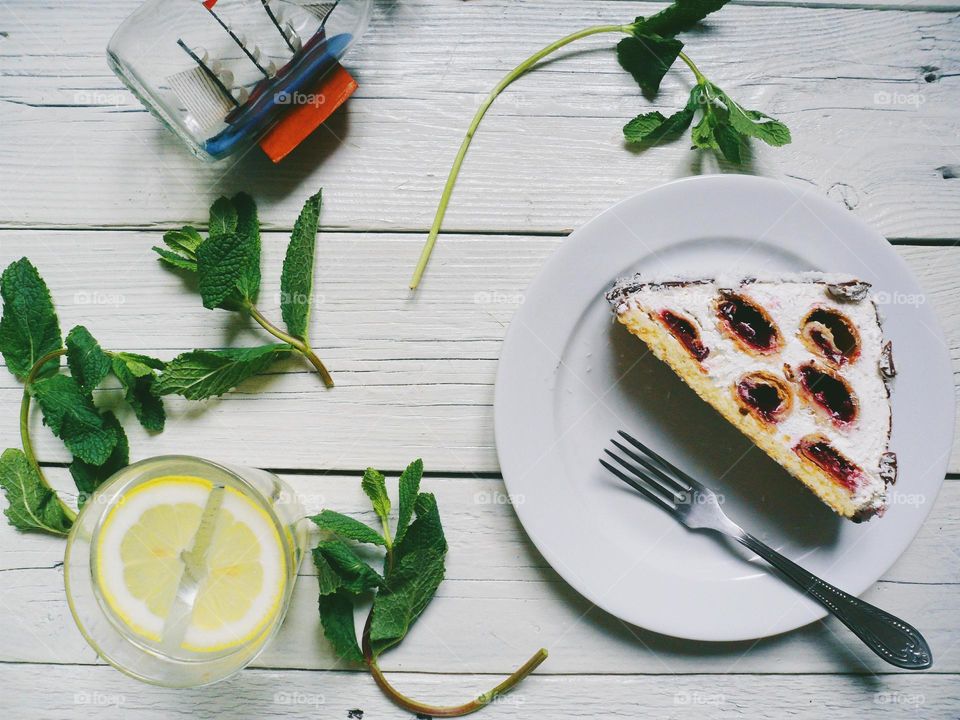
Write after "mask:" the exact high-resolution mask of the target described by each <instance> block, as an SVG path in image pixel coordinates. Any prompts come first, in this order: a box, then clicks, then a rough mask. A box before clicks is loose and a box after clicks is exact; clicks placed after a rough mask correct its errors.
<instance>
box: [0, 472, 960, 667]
mask: <svg viewBox="0 0 960 720" xmlns="http://www.w3.org/2000/svg"><path fill="white" fill-rule="evenodd" d="M50 474H51V477H52V478H53V479H54V480H55V481H56V482H57V483H58V484H60V485H61V486H65V485H66V484H67V483H69V480H68V479H67V478H66V473H65V472H64V471H62V470H53V471H50ZM285 479H286V480H287V481H288V482H289V483H290V484H291V487H292V489H293V491H294V492H295V493H297V495H298V496H299V497H300V498H301V499H302V501H303V502H304V504H305V506H306V510H307V512H316V511H319V510H320V509H321V508H322V507H329V508H333V509H337V510H339V511H341V512H347V513H349V514H352V515H354V516H355V517H357V518H358V519H361V520H363V521H365V522H368V523H370V522H373V521H374V520H375V519H374V518H373V517H371V515H372V514H371V513H370V512H368V511H365V510H363V509H365V508H367V507H368V501H367V500H366V498H365V497H364V496H363V494H362V492H361V490H360V487H359V481H358V478H357V477H356V476H353V477H349V478H348V477H335V476H311V475H288V476H285ZM391 484H392V481H391ZM424 488H425V489H427V490H429V491H431V492H434V493H436V495H437V499H438V503H439V504H440V507H441V508H442V516H443V519H444V523H445V529H446V534H447V538H448V542H449V545H450V551H449V555H448V560H447V577H446V579H445V581H444V583H443V585H441V587H440V590H439V592H438V594H437V598H436V600H435V602H434V603H433V604H432V605H431V606H430V608H429V609H428V611H427V612H426V613H425V615H424V616H423V618H422V619H421V620H420V621H419V622H418V624H417V625H416V628H415V629H414V631H413V632H412V634H411V635H410V637H409V638H408V640H407V641H406V642H404V643H403V644H402V645H401V646H400V647H399V648H398V649H397V650H395V651H392V652H391V653H390V654H389V655H387V656H385V657H384V667H385V668H390V669H392V670H404V671H430V672H458V673H460V672H463V673H469V672H489V673H499V672H504V671H506V670H507V669H508V668H509V667H510V666H512V665H515V664H519V663H520V662H522V661H523V660H525V659H526V658H527V657H528V656H529V655H530V654H531V653H532V652H533V651H535V650H536V649H537V648H539V647H547V648H548V649H549V651H550V653H551V655H550V659H549V661H548V662H547V663H546V664H545V665H543V666H542V669H541V672H543V673H548V674H555V673H625V672H640V673H664V672H667V673H696V672H718V673H724V672H744V673H746V672H764V673H766V672H777V673H808V672H839V673H846V672H892V671H894V669H893V668H890V667H889V666H886V665H884V664H883V663H882V662H881V661H879V660H877V659H875V658H874V657H873V656H872V655H871V654H870V653H869V651H867V650H865V649H864V648H863V647H862V646H861V645H860V644H859V641H858V640H856V639H855V638H854V637H853V636H852V635H851V634H850V633H849V632H848V631H846V630H845V629H844V628H843V627H842V626H840V625H839V623H837V622H835V621H833V620H830V621H828V622H827V623H826V624H820V623H817V624H815V625H812V626H810V627H808V628H805V629H803V630H800V631H797V632H794V633H789V634H787V635H783V636H780V637H776V638H771V639H768V640H764V641H761V642H759V643H756V644H754V643H722V644H703V643H694V642H685V641H680V640H674V639H671V638H667V637H664V636H660V635H655V634H653V633H650V632H646V631H644V630H640V629H638V628H632V627H628V626H626V625H624V624H622V623H620V622H619V621H617V620H616V619H614V618H612V617H610V616H608V615H606V614H605V613H603V612H602V611H599V610H597V609H595V608H592V606H591V605H590V604H589V603H588V602H586V601H585V600H584V599H583V598H581V597H580V596H579V595H578V594H577V593H576V592H575V591H573V590H572V589H571V588H570V587H569V586H567V585H566V584H565V583H564V582H563V581H562V580H560V578H559V577H558V576H557V575H556V574H555V573H554V572H553V571H552V570H551V569H550V568H549V566H548V565H547V564H546V562H545V561H544V560H543V558H542V557H540V555H539V554H538V553H537V552H536V551H535V550H534V549H533V548H532V546H531V545H530V544H529V542H528V541H527V540H526V537H525V535H524V534H523V531H522V529H521V528H520V526H519V523H518V522H517V520H516V517H515V515H514V513H513V510H512V508H511V507H510V506H509V505H508V504H507V503H505V502H502V501H498V499H499V498H504V497H505V490H504V488H503V485H502V483H501V482H500V481H498V480H470V479H463V478H458V479H442V478H427V479H426V480H425V481H424ZM958 530H960V482H957V481H949V482H948V483H947V485H946V487H945V488H944V491H943V493H942V494H941V497H940V498H939V500H938V503H937V505H936V507H935V509H934V514H933V515H932V517H931V518H930V519H929V521H928V522H927V524H926V526H925V527H924V529H923V531H922V532H921V534H920V535H919V536H918V538H917V540H916V541H915V542H914V544H913V546H912V547H911V548H910V549H909V550H908V551H907V553H906V554H905V555H904V556H903V557H902V558H901V560H900V561H899V562H898V563H897V564H896V565H895V566H894V568H892V569H891V571H890V572H889V573H887V575H886V577H885V578H884V579H883V580H882V581H881V582H880V583H878V585H877V586H875V587H874V588H873V589H872V590H870V591H869V592H868V593H867V595H866V597H867V599H869V600H870V601H871V602H874V603H876V604H878V605H879V606H881V607H883V608H885V609H888V610H890V611H891V612H894V613H897V614H900V615H902V616H903V617H906V618H908V619H910V620H912V621H914V622H915V623H916V624H917V625H918V626H919V627H920V628H921V629H922V631H923V633H924V635H925V636H926V637H927V639H928V641H929V642H930V643H931V646H932V647H933V649H934V653H935V657H936V668H937V670H938V671H940V672H957V671H960V630H958V629H957V627H956V622H955V619H956V616H957V613H958V612H960V594H958V593H957V587H958V582H960V558H958V556H957V554H956V552H955V548H954V547H953V543H952V541H949V540H948V541H947V542H945V541H944V539H945V538H947V539H949V538H954V537H956V535H957V532H958ZM0 544H2V546H3V547H4V548H6V551H5V553H4V556H3V560H2V562H3V566H2V567H0V634H2V636H3V638H4V643H3V646H2V648H0V663H2V662H24V661H27V662H58V663H89V662H93V661H94V660H95V656H94V653H93V652H92V651H91V650H90V649H89V648H88V647H87V646H86V644H85V643H84V641H83V639H82V638H81V636H80V634H79V632H77V630H76V629H75V627H74V625H73V621H72V619H71V617H70V613H69V610H68V608H67V604H66V600H65V597H64V591H63V585H62V567H61V565H60V561H61V560H62V553H63V541H62V540H59V539H56V538H49V537H44V536H36V535H24V534H21V533H18V532H17V531H14V530H13V529H11V528H9V527H8V526H6V525H3V526H0ZM301 575H302V576H301V578H300V581H299V583H298V585H297V588H296V590H295V593H294V600H293V604H292V606H291V610H290V614H289V615H288V617H287V620H286V622H285V624H284V627H283V629H282V630H281V632H280V633H279V635H278V637H277V638H276V640H275V641H274V642H273V644H272V645H271V646H270V647H268V648H267V650H266V651H265V653H264V655H263V656H262V657H261V658H260V659H259V660H258V661H257V664H258V665H259V666H261V667H270V668H276V667H285V668H314V669H328V668H335V667H337V666H338V662H337V659H336V658H335V657H334V656H333V654H332V652H331V650H330V649H329V647H328V646H327V644H326V642H325V641H324V640H323V639H322V637H321V632H320V626H319V622H318V616H317V609H316V601H317V588H316V584H315V581H314V579H313V577H312V569H311V568H310V566H309V565H305V566H304V568H303V569H302V572H301Z"/></svg>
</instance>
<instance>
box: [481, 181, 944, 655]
mask: <svg viewBox="0 0 960 720" xmlns="http://www.w3.org/2000/svg"><path fill="white" fill-rule="evenodd" d="M638 270H643V271H644V272H645V273H650V274H659V275H661V276H662V275H666V274H670V273H677V274H680V273H682V274H683V275H684V276H690V275H692V274H702V275H704V276H713V275H717V274H731V273H740V274H743V275H751V274H763V273H776V272H783V271H789V272H794V271H804V270H821V271H827V272H846V273H852V274H854V275H857V276H858V277H860V278H861V279H863V280H867V281H869V282H871V283H873V292H874V298H875V299H876V300H877V302H878V304H879V305H880V309H881V314H882V316H883V317H884V330H885V334H886V336H887V337H888V338H890V339H891V340H893V347H894V357H895V359H896V364H897V369H898V372H899V374H898V376H897V377H896V379H895V380H894V381H893V391H892V397H893V437H892V441H891V444H892V449H893V450H894V451H896V453H897V456H898V458H899V464H900V468H899V470H900V473H899V480H898V481H897V484H896V485H895V486H894V487H893V488H892V489H891V495H892V497H891V505H890V507H889V509H888V511H887V513H886V515H884V516H883V517H881V518H875V519H873V520H871V521H869V522H866V523H862V524H859V525H858V524H855V523H853V522H850V521H849V520H844V519H842V518H840V517H838V516H837V515H835V514H834V513H833V512H831V511H830V510H829V509H828V508H827V507H826V506H825V505H823V504H822V503H821V502H820V501H819V500H818V499H816V498H815V497H814V496H813V494H812V493H810V492H809V491H808V490H807V489H806V488H805V487H803V485H802V484H801V483H800V482H799V481H798V480H795V479H794V478H792V477H791V476H790V475H788V474H787V472H786V471H785V470H783V469H781V468H780V466H779V465H777V464H776V463H774V462H773V461H772V460H770V459H769V458H768V457H767V456H766V455H765V454H764V453H763V452H762V451H761V450H758V449H757V448H755V447H754V446H753V445H752V444H751V443H750V441H749V440H747V439H746V438H745V437H744V436H743V435H741V434H740V432H739V431H738V430H736V429H735V428H734V427H733V426H731V425H729V424H728V423H727V422H726V421H725V420H724V419H723V418H721V417H720V415H719V414H718V413H716V412H715V411H714V410H713V409H712V408H710V407H709V406H708V405H707V404H706V403H704V402H703V401H702V400H700V399H699V398H698V397H697V396H696V395H695V394H694V393H693V391H692V390H690V389H689V388H687V386H686V385H684V384H683V382H682V381H681V380H680V379H679V378H677V377H676V376H675V375H674V374H673V373H672V372H671V371H670V370H669V369H668V368H667V367H666V365H664V364H662V363H661V362H660V361H658V360H657V359H656V358H654V357H653V355H651V354H649V353H647V352H646V348H645V346H644V345H643V343H642V342H641V341H640V340H638V339H637V338H635V337H633V336H632V335H630V334H629V333H628V332H627V331H626V329H625V328H623V327H621V326H620V325H619V324H618V323H615V322H614V321H613V317H612V313H611V311H610V308H609V306H608V304H607V302H606V300H605V299H604V293H605V292H606V291H607V290H608V289H609V288H610V286H611V285H612V283H613V281H614V280H615V279H616V278H618V277H621V276H624V275H630V274H632V273H634V272H636V271H638ZM953 397H954V388H953V380H952V374H951V365H950V357H949V354H948V349H947V345H946V342H945V340H944V337H943V333H942V332H941V330H940V327H939V324H938V322H937V320H936V317H935V316H934V313H933V309H932V308H931V307H930V304H929V303H928V302H927V301H926V296H925V295H924V294H923V291H922V290H921V289H920V287H919V286H918V285H917V282H916V281H915V280H914V279H913V277H912V275H911V274H910V272H909V270H908V269H907V267H906V265H905V264H904V263H903V261H902V260H901V259H900V257H899V255H898V254H897V253H896V251H895V250H894V249H893V248H892V247H891V246H890V245H889V243H887V241H886V240H884V238H883V237H881V236H880V235H879V234H878V233H877V232H876V231H875V230H872V229H871V228H869V227H868V226H866V225H865V224H864V223H863V222H861V221H860V220H858V219H857V218H856V217H854V216H853V214H851V213H850V212H849V211H846V210H843V209H841V208H840V207H838V206H837V205H835V204H833V203H832V202H830V201H828V200H826V199H824V198H822V197H821V196H820V195H818V194H815V193H813V192H811V191H810V190H808V189H806V188H804V187H800V186H797V185H794V184H786V183H782V182H777V181H773V180H768V179H763V178H757V177H751V176H743V175H710V176H703V177H694V178H689V179H685V180H680V181H677V182H672V183H669V184H667V185H663V186H661V187H659V188H656V189H654V190H651V191H649V192H645V193H643V194H641V195H636V196H634V197H632V198H629V199H627V200H625V201H623V202H621V203H620V204H618V205H615V206H614V207H612V208H610V209H609V210H607V211H605V212H603V213H602V214H600V215H599V216H598V217H596V218H594V219H593V220H591V221H590V222H588V223H587V224H586V225H584V226H583V227H582V228H580V229H579V230H577V231H576V232H574V233H573V234H572V235H571V236H570V237H569V239H567V240H566V241H565V242H564V243H563V245H561V246H560V248H559V249H558V250H557V251H556V252H555V253H554V254H553V256H552V257H550V259H549V260H548V261H547V262H546V263H545V265H544V267H543V269H542V271H541V272H540V274H539V275H538V276H537V278H536V279H535V280H534V281H533V283H532V284H531V285H530V287H529V289H528V291H527V294H526V296H525V299H524V302H523V304H522V305H521V306H520V308H519V310H518V311H517V313H516V315H515V316H514V318H513V321H512V322H511V325H510V329H509V331H508V332H507V336H506V339H505V341H504V345H503V350H502V352H501V356H500V365H499V369H498V373H497V386H496V402H495V429H496V439H497V451H498V453H499V457H500V466H501V468H502V471H503V477H504V481H505V482H506V485H507V489H508V491H509V493H510V495H511V497H512V500H513V503H514V506H515V509H516V511H517V514H518V515H519V516H520V521H521V522H522V523H523V526H524V528H525V529H526V531H527V534H528V535H529V536H530V538H531V540H533V542H534V543H535V544H536V546H537V548H538V549H539V550H540V552H541V553H542V554H543V556H544V557H545V558H546V559H547V561H548V562H549V563H550V564H551V565H552V566H553V568H554V569H555V570H556V571H557V572H558V573H559V574H560V575H561V576H563V578H564V579H565V580H566V581H567V582H568V583H570V585H572V586H573V587H574V588H575V589H576V590H578V591H579V592H580V593H581V594H583V595H584V596H586V597H587V598H588V599H589V600H590V601H591V602H593V603H594V604H596V605H598V606H599V607H601V608H603V609H604V610H606V611H607V612H610V613H612V614H613V615H616V616H617V617H619V618H621V619H622V620H624V621H626V622H629V623H632V624H635V625H638V626H641V627H644V628H647V629H649V630H653V631H656V632H660V633H664V634H667V635H673V636H676V637H682V638H689V639H697V640H726V641H730V640H747V639H753V638H760V637H766V636H769V635H775V634H777V633H781V632H784V631H787V630H792V629H794V628H797V627H800V626H801V625H805V624H807V623H809V622H812V621H814V620H817V619H818V618H821V617H823V616H824V615H825V614H826V613H825V612H824V610H823V609H822V608H821V607H820V606H819V605H817V604H816V603H814V602H813V601H812V600H809V599H808V598H806V597H804V596H803V595H802V594H801V593H800V592H798V591H796V590H794V588H793V587H792V586H790V585H788V584H787V583H786V582H785V581H783V580H781V579H780V578H779V577H777V576H775V575H773V574H771V573H770V572H768V571H767V569H766V567H765V565H764V564H763V563H762V561H760V560H758V559H757V558H756V557H755V556H751V555H750V554H748V553H744V552H741V550H740V548H739V547H738V546H736V547H735V546H734V545H732V544H731V543H729V542H727V541H725V540H724V539H722V538H719V537H717V536H713V535H710V534H707V533H697V532H690V531H688V530H687V529H685V528H684V527H683V526H681V525H680V524H679V523H677V522H676V521H675V520H673V519H672V518H671V517H670V516H668V515H667V514H666V513H664V512H662V511H661V510H659V509H657V508H655V507H653V506H652V505H651V504H650V503H649V502H648V501H647V500H646V499H644V498H643V497H642V496H640V495H639V494H637V493H635V492H634V491H633V490H631V489H630V488H628V487H626V486H625V485H623V483H621V482H619V481H618V480H616V479H614V478H612V477H611V476H609V475H608V474H607V472H606V471H605V470H604V469H603V468H602V467H601V466H600V464H599V462H598V458H599V456H600V454H601V453H602V451H603V448H604V447H605V446H607V444H608V442H609V439H610V438H611V437H612V436H613V435H614V434H615V433H616V431H617V430H619V429H624V430H626V431H627V432H629V433H631V434H633V435H634V436H636V437H637V438H639V439H641V441H643V442H645V443H647V444H648V445H650V446H651V447H652V448H653V449H654V450H656V451H657V452H659V453H660V454H661V455H663V456H665V457H666V458H667V459H669V460H672V461H673V462H674V463H675V464H677V465H678V466H680V467H681V468H682V469H684V470H686V471H687V472H688V473H690V474H691V475H693V476H694V477H697V478H699V479H700V480H701V481H702V482H704V483H705V484H706V485H707V486H709V487H711V488H713V489H714V490H715V491H717V492H719V493H721V494H723V496H724V498H725V504H724V508H725V510H726V512H727V513H728V514H729V515H730V516H731V518H733V520H734V521H735V522H737V523H739V524H741V525H742V526H743V527H744V528H745V529H746V530H748V531H750V532H752V533H754V534H756V535H759V536H760V537H761V538H762V539H764V540H765V541H766V542H767V543H769V544H770V545H772V546H773V547H775V548H777V549H779V550H780V551H781V552H783V553H784V554H785V555H787V556H788V557H790V558H792V559H794V560H796V561H798V562H800V563H801V564H802V565H804V566H805V567H807V568H808V569H809V570H811V571H812V572H814V573H816V574H817V575H819V576H820V577H822V578H824V579H825V580H827V581H828V582H831V583H833V584H834V585H837V586H838V587H841V588H843V589H844V590H847V591H848V592H851V593H854V594H858V595H859V594H860V593H862V592H863V591H864V590H865V589H866V588H868V587H869V586H870V585H871V584H872V583H874V582H876V580H877V579H878V578H879V577H880V576H881V575H882V574H883V573H884V572H885V571H886V570H887V569H888V568H889V567H890V566H891V565H892V564H893V562H894V561H895V560H896V559H897V557H899V555H900V554H901V553H902V552H903V551H904V550H905V549H906V547H907V545H909V543H910V541H911V540H912V539H913V537H914V535H915V534H916V533H917V531H918V530H919V528H920V526H921V524H922V523H923V521H924V519H925V518H926V517H927V514H928V513H929V512H930V508H931V506H932V505H933V502H934V500H935V499H936V495H937V491H938V490H939V489H940V485H941V483H942V482H943V477H944V474H945V473H946V469H947V461H948V458H949V456H950V445H951V442H952V439H953V428H954V400H953ZM917 610H918V612H919V610H920V609H919V608H918V609H917ZM906 619H907V620H908V621H913V622H916V623H918V624H919V625H921V626H922V622H920V621H921V620H922V618H918V617H907V618H906Z"/></svg>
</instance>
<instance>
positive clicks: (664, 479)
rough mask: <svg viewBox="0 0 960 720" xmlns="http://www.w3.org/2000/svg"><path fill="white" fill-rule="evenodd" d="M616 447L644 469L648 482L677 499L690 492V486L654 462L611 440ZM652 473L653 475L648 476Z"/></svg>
mask: <svg viewBox="0 0 960 720" xmlns="http://www.w3.org/2000/svg"><path fill="white" fill-rule="evenodd" d="M610 442H612V443H613V444H614V445H615V446H616V447H617V448H619V449H620V450H621V451H622V452H624V453H625V454H626V455H627V456H628V457H630V458H631V459H632V460H633V461H634V462H638V463H640V465H641V466H642V467H643V469H644V470H646V471H647V473H641V474H643V475H644V479H645V480H647V481H648V482H650V483H651V484H653V485H656V486H657V487H659V488H661V489H663V490H665V491H666V492H669V493H670V494H671V495H673V496H675V497H676V498H677V499H680V498H682V497H683V496H684V495H685V494H686V493H688V492H690V488H688V487H685V486H684V485H683V484H682V483H681V482H679V481H678V480H675V479H674V478H672V477H670V476H669V475H667V474H666V473H665V472H663V471H662V470H661V469H660V468H658V467H657V466H656V465H655V464H654V463H652V462H651V461H650V460H648V459H647V458H645V457H643V455H639V454H638V453H635V452H633V450H631V449H630V448H628V447H626V446H625V445H621V444H620V443H618V442H617V441H616V440H611V441H610ZM649 475H652V476H653V477H649Z"/></svg>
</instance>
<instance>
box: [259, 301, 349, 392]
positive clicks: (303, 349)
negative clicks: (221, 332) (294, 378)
mask: <svg viewBox="0 0 960 720" xmlns="http://www.w3.org/2000/svg"><path fill="white" fill-rule="evenodd" d="M244 307H245V308H246V309H247V312H249V313H250V317H252V318H253V319H254V320H256V321H257V324H259V325H260V327H262V328H263V329H264V330H266V331H267V332H268V333H270V334H271V335H273V336H274V337H275V338H277V339H278V340H282V341H283V342H285V343H287V345H290V346H292V347H293V348H294V349H295V350H296V351H297V352H299V353H300V354H301V355H303V356H304V357H305V358H306V359H307V360H308V361H309V362H310V364H311V365H313V367H314V368H315V369H316V371H317V374H319V375H320V378H321V379H322V380H323V384H324V385H326V386H327V387H328V388H332V387H333V378H332V377H331V376H330V371H329V370H327V367H326V366H325V365H324V364H323V361H322V360H321V359H320V358H319V357H317V354H316V353H315V352H314V351H313V348H311V347H310V345H308V344H307V342H306V341H305V340H301V339H300V338H296V337H294V336H293V335H290V334H289V333H285V332H284V331H283V330H281V329H280V328H278V327H277V326H276V325H274V324H273V323H272V322H270V321H269V320H267V318H266V317H264V315H263V313H262V312H260V310H259V309H257V306H256V305H254V304H253V303H251V302H246V303H244Z"/></svg>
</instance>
